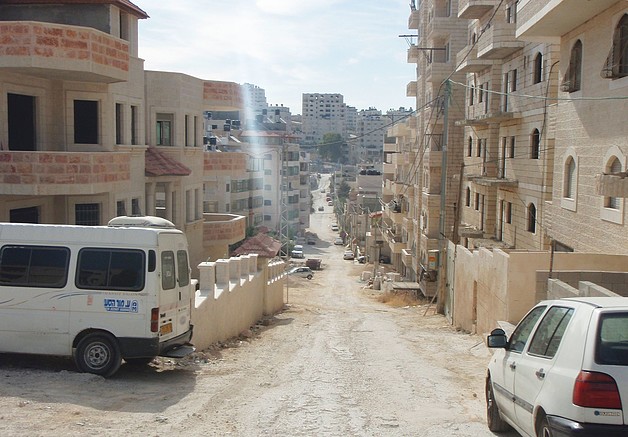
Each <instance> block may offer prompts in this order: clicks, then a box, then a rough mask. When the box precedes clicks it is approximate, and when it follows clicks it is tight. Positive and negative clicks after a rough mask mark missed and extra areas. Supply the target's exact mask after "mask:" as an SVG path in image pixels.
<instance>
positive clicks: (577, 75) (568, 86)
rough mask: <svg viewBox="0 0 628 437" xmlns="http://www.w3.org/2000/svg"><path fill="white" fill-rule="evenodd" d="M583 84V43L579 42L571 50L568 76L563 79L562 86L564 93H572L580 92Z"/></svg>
mask: <svg viewBox="0 0 628 437" xmlns="http://www.w3.org/2000/svg"><path fill="white" fill-rule="evenodd" d="M581 82H582V41H580V40H578V41H576V42H575V44H574V45H573V47H572V48H571V55H570V56H569V65H568V66H567V74H566V75H565V77H564V78H563V83H562V84H561V85H560V89H561V90H562V91H566V92H569V93H572V92H574V91H580V87H581Z"/></svg>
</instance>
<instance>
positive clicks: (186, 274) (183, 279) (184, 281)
mask: <svg viewBox="0 0 628 437" xmlns="http://www.w3.org/2000/svg"><path fill="white" fill-rule="evenodd" d="M177 269H178V271H179V287H184V286H186V285H188V284H189V283H190V267H189V265H188V253H187V252H186V251H185V250H177Z"/></svg>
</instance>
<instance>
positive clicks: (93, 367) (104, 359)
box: [74, 332, 122, 376]
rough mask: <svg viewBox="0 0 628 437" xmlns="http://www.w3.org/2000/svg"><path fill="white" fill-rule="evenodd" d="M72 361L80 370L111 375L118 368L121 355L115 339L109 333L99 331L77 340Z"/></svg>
mask: <svg viewBox="0 0 628 437" xmlns="http://www.w3.org/2000/svg"><path fill="white" fill-rule="evenodd" d="M74 361H75V362H76V367H78V369H79V371H80V372H85V373H93V374H95V375H102V376H111V375H113V374H114V373H116V372H117V371H118V369H119V368H120V365H121V364H122V356H121V354H120V348H119V347H118V343H117V342H116V340H115V339H114V338H113V337H112V336H111V335H109V334H106V333H104V332H99V333H95V334H89V335H87V336H85V337H83V338H82V339H81V341H79V343H78V345H77V346H76V351H75V353H74Z"/></svg>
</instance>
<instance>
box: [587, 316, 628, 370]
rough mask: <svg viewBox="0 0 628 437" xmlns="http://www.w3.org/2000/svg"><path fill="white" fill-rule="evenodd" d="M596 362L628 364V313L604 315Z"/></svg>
mask: <svg viewBox="0 0 628 437" xmlns="http://www.w3.org/2000/svg"><path fill="white" fill-rule="evenodd" d="M595 362H596V363H598V364H607V365H614V366H628V313H610V314H604V315H602V317H601V318H600V324H599V328H598V338H597V344H596V348H595Z"/></svg>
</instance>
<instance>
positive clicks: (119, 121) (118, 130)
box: [116, 103, 124, 144]
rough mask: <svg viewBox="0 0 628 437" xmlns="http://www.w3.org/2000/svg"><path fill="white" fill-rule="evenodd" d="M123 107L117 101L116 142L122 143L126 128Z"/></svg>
mask: <svg viewBox="0 0 628 437" xmlns="http://www.w3.org/2000/svg"><path fill="white" fill-rule="evenodd" d="M122 109H123V107H122V105H121V104H120V103H116V144H122V130H123V128H124V118H123V114H122Z"/></svg>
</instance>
